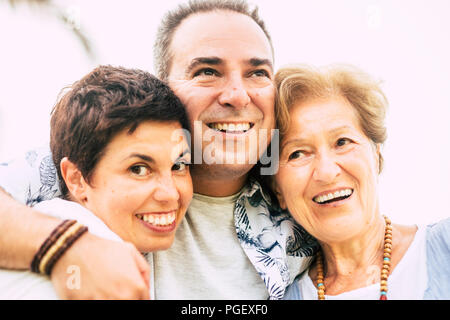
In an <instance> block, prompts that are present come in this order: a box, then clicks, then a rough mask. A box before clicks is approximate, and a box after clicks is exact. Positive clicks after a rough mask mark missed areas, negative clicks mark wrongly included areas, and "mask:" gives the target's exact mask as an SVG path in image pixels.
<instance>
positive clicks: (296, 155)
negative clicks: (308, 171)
mask: <svg viewBox="0 0 450 320" xmlns="http://www.w3.org/2000/svg"><path fill="white" fill-rule="evenodd" d="M303 155H304V153H303V151H301V150H297V151H294V152H292V153H291V154H290V155H289V160H295V159H298V158H300V157H302V156H303Z"/></svg>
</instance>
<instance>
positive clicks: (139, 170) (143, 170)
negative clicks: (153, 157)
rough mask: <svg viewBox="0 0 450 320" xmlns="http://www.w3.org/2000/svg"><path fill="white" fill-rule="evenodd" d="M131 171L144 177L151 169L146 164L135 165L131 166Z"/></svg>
mask: <svg viewBox="0 0 450 320" xmlns="http://www.w3.org/2000/svg"><path fill="white" fill-rule="evenodd" d="M130 171H131V173H133V174H135V175H137V176H140V177H144V176H146V175H148V174H149V172H150V169H149V168H148V167H147V166H144V165H135V166H131V167H130Z"/></svg>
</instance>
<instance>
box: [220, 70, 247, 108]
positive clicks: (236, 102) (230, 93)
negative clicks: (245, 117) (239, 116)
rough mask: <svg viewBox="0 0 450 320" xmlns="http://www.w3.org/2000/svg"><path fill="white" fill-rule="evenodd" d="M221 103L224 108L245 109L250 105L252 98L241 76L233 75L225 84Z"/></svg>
mask: <svg viewBox="0 0 450 320" xmlns="http://www.w3.org/2000/svg"><path fill="white" fill-rule="evenodd" d="M219 103H220V105H222V106H224V107H234V108H244V107H246V106H247V105H248V104H249V103H250V96H249V95H248V92H247V88H246V87H245V83H244V79H242V77H241V76H240V75H237V74H235V75H232V76H230V77H229V78H228V79H227V81H226V82H225V83H224V85H223V88H222V92H221V94H220V96H219Z"/></svg>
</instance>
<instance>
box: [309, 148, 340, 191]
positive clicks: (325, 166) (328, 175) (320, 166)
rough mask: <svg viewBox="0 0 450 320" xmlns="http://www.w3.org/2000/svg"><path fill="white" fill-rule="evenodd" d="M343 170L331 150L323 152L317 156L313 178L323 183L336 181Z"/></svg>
mask: <svg viewBox="0 0 450 320" xmlns="http://www.w3.org/2000/svg"><path fill="white" fill-rule="evenodd" d="M340 172H341V167H340V166H339V165H338V163H337V160H336V158H335V157H334V156H333V155H331V154H330V153H329V152H325V153H321V154H320V155H318V157H316V161H315V166H314V172H313V179H314V180H315V181H317V182H320V183H322V184H330V183H333V182H334V181H335V179H336V178H337V177H338V176H339V174H340Z"/></svg>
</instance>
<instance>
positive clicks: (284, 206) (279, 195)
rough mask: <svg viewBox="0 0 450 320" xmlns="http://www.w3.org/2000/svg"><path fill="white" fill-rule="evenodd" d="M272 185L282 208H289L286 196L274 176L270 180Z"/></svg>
mask: <svg viewBox="0 0 450 320" xmlns="http://www.w3.org/2000/svg"><path fill="white" fill-rule="evenodd" d="M270 185H271V186H270V187H271V188H272V191H273V193H275V196H276V197H277V199H278V203H279V204H280V208H281V209H287V206H286V201H284V197H283V195H282V194H281V192H280V188H279V187H278V184H277V183H276V182H275V179H274V178H272V179H271V182H270Z"/></svg>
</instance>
